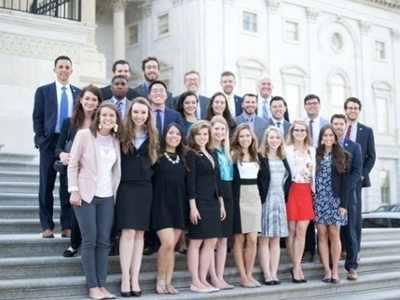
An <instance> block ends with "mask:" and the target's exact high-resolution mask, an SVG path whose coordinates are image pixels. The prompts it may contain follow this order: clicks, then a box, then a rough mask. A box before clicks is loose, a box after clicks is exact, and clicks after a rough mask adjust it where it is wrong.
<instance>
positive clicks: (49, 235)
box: [42, 229, 54, 239]
mask: <svg viewBox="0 0 400 300" xmlns="http://www.w3.org/2000/svg"><path fill="white" fill-rule="evenodd" d="M42 238H45V239H47V238H54V234H53V230H51V229H46V230H44V231H43V232H42Z"/></svg>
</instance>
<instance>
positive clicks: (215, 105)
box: [204, 92, 236, 137]
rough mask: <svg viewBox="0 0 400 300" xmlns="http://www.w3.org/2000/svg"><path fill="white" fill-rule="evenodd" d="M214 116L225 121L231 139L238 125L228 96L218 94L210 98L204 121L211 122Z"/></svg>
mask: <svg viewBox="0 0 400 300" xmlns="http://www.w3.org/2000/svg"><path fill="white" fill-rule="evenodd" d="M214 116H221V117H223V118H224V119H225V121H226V123H228V127H229V137H231V136H232V134H233V132H234V131H235V128H236V124H235V121H234V120H233V118H232V115H231V113H230V111H229V108H228V105H227V99H226V96H225V95H224V94H223V93H221V92H216V93H215V94H214V95H212V97H211V98H210V102H209V103H208V106H207V112H206V116H205V117H204V119H205V120H207V121H211V119H212V118H213V117H214Z"/></svg>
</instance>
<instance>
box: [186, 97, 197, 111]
mask: <svg viewBox="0 0 400 300" xmlns="http://www.w3.org/2000/svg"><path fill="white" fill-rule="evenodd" d="M182 108H183V113H184V114H185V115H193V114H194V113H195V112H196V108H197V98H196V97H195V96H187V97H186V98H185V100H183V102H182Z"/></svg>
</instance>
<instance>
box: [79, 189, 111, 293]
mask: <svg viewBox="0 0 400 300" xmlns="http://www.w3.org/2000/svg"><path fill="white" fill-rule="evenodd" d="M74 210H75V215H76V218H77V220H78V223H79V228H80V229H81V235H82V248H81V260H82V265H83V271H84V273H85V277H86V284H87V287H88V288H89V289H90V288H94V287H105V286H106V281H107V269H108V248H109V246H110V240H109V237H110V231H111V227H112V224H113V219H114V196H111V197H108V198H99V197H96V196H95V197H94V198H93V200H92V202H91V203H87V202H85V201H83V200H82V206H74Z"/></svg>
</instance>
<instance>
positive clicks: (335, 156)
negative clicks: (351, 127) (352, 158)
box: [315, 124, 350, 173]
mask: <svg viewBox="0 0 400 300" xmlns="http://www.w3.org/2000/svg"><path fill="white" fill-rule="evenodd" d="M329 129H330V130H331V131H332V132H333V135H334V136H335V142H334V143H333V145H332V152H331V158H332V164H333V166H334V167H335V169H336V170H337V171H338V172H339V173H345V172H346V169H347V156H348V155H350V154H349V153H348V152H347V151H346V150H345V149H343V147H342V146H341V145H340V141H339V137H338V135H337V133H336V131H335V128H334V127H333V126H332V125H330V124H327V125H324V126H323V127H322V128H321V131H320V132H319V138H318V147H317V153H316V156H315V160H316V162H317V168H316V169H317V170H319V169H320V168H321V162H322V159H323V158H324V152H325V145H323V143H322V137H323V135H324V134H325V132H326V131H327V130H329Z"/></svg>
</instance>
